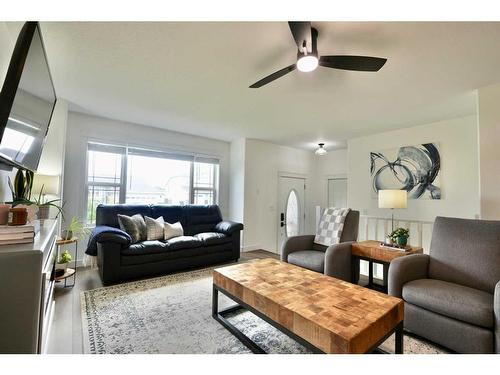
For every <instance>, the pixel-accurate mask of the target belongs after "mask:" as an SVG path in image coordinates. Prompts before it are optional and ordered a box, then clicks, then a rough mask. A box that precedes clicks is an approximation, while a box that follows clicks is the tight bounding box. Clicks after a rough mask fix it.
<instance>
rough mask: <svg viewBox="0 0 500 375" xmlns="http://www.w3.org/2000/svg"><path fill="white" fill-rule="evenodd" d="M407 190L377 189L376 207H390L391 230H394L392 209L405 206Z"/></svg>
mask: <svg viewBox="0 0 500 375" xmlns="http://www.w3.org/2000/svg"><path fill="white" fill-rule="evenodd" d="M407 200H408V192H407V191H406V190H379V191H378V207H379V208H390V209H391V218H392V230H393V231H394V209H395V208H406V203H407Z"/></svg>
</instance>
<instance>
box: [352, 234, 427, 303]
mask: <svg viewBox="0 0 500 375" xmlns="http://www.w3.org/2000/svg"><path fill="white" fill-rule="evenodd" d="M380 244H381V242H380V241H373V240H369V241H362V242H355V243H353V244H352V248H351V251H352V258H353V276H354V278H353V279H354V280H357V279H358V278H359V261H360V260H366V261H368V285H367V287H368V288H371V289H382V290H381V291H383V292H384V293H387V274H388V273H389V265H390V263H391V261H392V260H393V259H396V258H399V257H402V256H406V255H411V254H422V253H423V252H424V249H423V248H421V247H416V246H406V248H405V250H399V249H394V248H390V247H386V246H381V245H380ZM373 263H378V264H382V267H383V280H382V282H383V285H382V288H380V287H379V286H378V285H376V284H374V283H373Z"/></svg>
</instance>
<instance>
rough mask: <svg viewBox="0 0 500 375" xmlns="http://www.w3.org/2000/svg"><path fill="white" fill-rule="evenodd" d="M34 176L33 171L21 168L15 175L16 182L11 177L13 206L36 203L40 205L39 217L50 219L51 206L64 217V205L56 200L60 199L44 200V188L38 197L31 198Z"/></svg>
mask: <svg viewBox="0 0 500 375" xmlns="http://www.w3.org/2000/svg"><path fill="white" fill-rule="evenodd" d="M33 177H34V173H33V172H31V171H24V170H22V169H19V170H18V171H17V173H16V176H15V177H14V183H12V180H11V179H10V177H9V188H10V191H11V193H12V207H15V206H17V205H20V204H23V205H26V206H32V205H35V206H37V207H38V210H39V213H38V218H39V219H48V218H49V210H50V207H54V208H56V209H57V211H58V212H59V214H60V215H61V216H62V217H63V218H64V212H63V208H62V206H59V205H58V204H57V203H56V202H59V201H60V199H52V200H49V201H44V199H43V188H44V185H42V188H41V189H40V193H39V194H38V197H35V198H33V199H32V198H31V193H32V188H33Z"/></svg>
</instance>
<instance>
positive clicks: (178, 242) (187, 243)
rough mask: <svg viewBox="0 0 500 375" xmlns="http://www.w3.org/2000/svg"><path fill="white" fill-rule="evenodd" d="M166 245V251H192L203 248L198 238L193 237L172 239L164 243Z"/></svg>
mask: <svg viewBox="0 0 500 375" xmlns="http://www.w3.org/2000/svg"><path fill="white" fill-rule="evenodd" d="M166 243H167V244H168V250H170V251H173V250H182V249H192V248H195V247H201V246H203V243H202V242H201V241H200V240H199V239H198V238H196V237H193V236H179V237H174V238H171V239H169V240H168V241H166Z"/></svg>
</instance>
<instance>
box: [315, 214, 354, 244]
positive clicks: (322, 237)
mask: <svg viewBox="0 0 500 375" xmlns="http://www.w3.org/2000/svg"><path fill="white" fill-rule="evenodd" d="M349 211H350V209H349V208H335V207H330V208H327V209H325V211H324V212H323V216H322V217H321V220H320V222H319V225H318V229H317V230H316V236H315V237H314V243H317V244H320V245H325V246H331V245H334V244H337V243H339V242H340V237H342V231H343V230H344V221H345V218H346V216H347V214H348V213H349Z"/></svg>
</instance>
